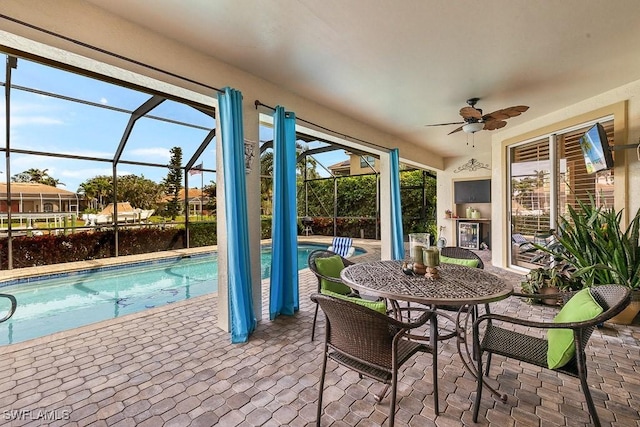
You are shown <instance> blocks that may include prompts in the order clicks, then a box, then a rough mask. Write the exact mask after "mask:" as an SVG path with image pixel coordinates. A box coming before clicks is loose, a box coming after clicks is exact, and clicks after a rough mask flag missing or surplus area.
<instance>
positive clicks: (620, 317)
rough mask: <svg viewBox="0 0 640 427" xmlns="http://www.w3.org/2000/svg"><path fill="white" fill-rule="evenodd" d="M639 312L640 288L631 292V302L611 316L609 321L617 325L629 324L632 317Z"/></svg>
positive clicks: (631, 321)
mask: <svg viewBox="0 0 640 427" xmlns="http://www.w3.org/2000/svg"><path fill="white" fill-rule="evenodd" d="M639 312H640V290H635V291H632V292H631V303H630V304H629V305H628V306H627V308H625V309H624V310H622V311H621V312H620V313H619V314H617V315H616V316H613V317H612V318H611V319H610V320H609V322H610V323H615V324H617V325H630V324H631V323H633V319H635V318H636V316H637V315H638V313H639Z"/></svg>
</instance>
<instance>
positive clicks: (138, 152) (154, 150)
mask: <svg viewBox="0 0 640 427" xmlns="http://www.w3.org/2000/svg"><path fill="white" fill-rule="evenodd" d="M124 154H125V156H126V157H129V156H133V157H139V158H141V159H143V160H144V159H146V160H149V159H150V158H153V159H161V160H164V161H165V162H169V160H170V159H171V151H170V149H168V148H164V147H151V148H135V149H133V150H126V149H125V153H124Z"/></svg>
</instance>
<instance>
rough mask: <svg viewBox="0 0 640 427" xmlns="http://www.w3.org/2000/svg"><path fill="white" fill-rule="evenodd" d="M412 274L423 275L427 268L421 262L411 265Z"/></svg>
mask: <svg viewBox="0 0 640 427" xmlns="http://www.w3.org/2000/svg"><path fill="white" fill-rule="evenodd" d="M413 272H414V273H416V274H425V273H426V272H427V268H426V267H425V265H424V264H423V263H421V262H414V263H413Z"/></svg>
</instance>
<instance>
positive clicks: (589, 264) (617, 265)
mask: <svg viewBox="0 0 640 427" xmlns="http://www.w3.org/2000/svg"><path fill="white" fill-rule="evenodd" d="M579 206H580V210H576V209H573V208H572V207H569V213H568V216H567V217H561V218H560V221H559V225H560V227H559V229H558V230H557V231H554V233H553V235H554V240H555V241H556V242H557V244H556V245H552V246H548V247H544V246H539V245H535V246H536V247H537V249H539V250H541V251H544V252H546V253H548V254H550V255H551V257H553V258H554V259H555V260H560V261H561V262H563V263H565V264H568V265H570V266H572V267H574V268H575V270H576V271H575V273H574V275H575V276H578V277H581V278H582V280H583V283H584V285H585V286H597V285H600V284H608V283H613V284H619V285H623V286H627V287H628V288H630V289H632V290H633V296H632V304H631V305H630V306H629V307H630V308H628V309H627V314H626V315H624V316H622V318H628V317H630V320H629V323H630V322H631V321H632V320H633V318H634V317H635V315H636V314H637V313H638V311H640V245H639V239H640V209H639V210H638V211H637V212H636V214H635V216H634V217H633V218H632V219H631V220H630V222H629V225H628V226H627V227H626V229H623V227H622V225H621V222H622V211H619V212H616V211H615V210H614V209H612V208H603V207H599V206H596V204H595V201H594V199H593V197H590V202H589V203H585V202H581V201H579ZM619 319H620V318H619ZM619 319H616V320H614V322H617V321H619Z"/></svg>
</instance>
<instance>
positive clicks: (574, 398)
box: [0, 240, 640, 427]
mask: <svg viewBox="0 0 640 427" xmlns="http://www.w3.org/2000/svg"><path fill="white" fill-rule="evenodd" d="M355 244H356V245H357V246H359V247H363V248H365V249H367V251H368V252H367V254H365V255H362V256H360V257H357V258H356V259H357V260H358V261H364V260H378V259H380V251H379V245H377V244H375V243H372V242H371V241H365V240H362V241H358V240H356V242H355ZM479 254H480V255H481V256H482V257H483V258H484V259H485V261H489V259H488V257H490V252H489V251H480V252H479ZM486 264H487V267H486V269H487V270H488V271H490V272H492V273H495V274H498V275H500V276H501V277H503V278H505V279H506V280H509V281H510V282H511V283H513V284H514V285H517V284H518V283H519V281H520V278H521V276H520V275H518V274H514V273H511V272H508V271H505V270H500V269H497V268H494V267H490V266H489V265H490V262H486ZM316 286H317V282H316V278H315V276H314V275H313V274H312V273H311V271H310V270H308V269H305V270H302V271H301V272H300V295H301V299H300V304H301V306H300V311H299V312H298V313H297V314H296V315H295V316H291V317H289V316H280V317H278V318H277V319H276V320H275V321H272V322H270V321H263V322H260V323H259V324H258V327H257V329H256V331H255V332H254V334H253V335H252V337H251V339H250V340H249V342H248V343H245V344H231V343H230V342H229V338H228V334H227V333H225V332H223V331H222V330H221V329H219V328H218V327H217V316H218V314H217V313H218V306H217V300H216V298H214V297H211V296H206V297H199V298H195V299H193V300H189V301H185V302H181V303H175V304H172V305H169V306H167V307H164V308H158V309H151V310H148V311H145V312H143V313H139V314H134V315H130V316H126V317H123V318H120V319H116V320H109V321H106V322H101V323H98V324H94V325H90V326H86V327H83V328H80V329H75V330H71V331H67V332H61V333H57V334H54V335H50V336H48V337H44V338H39V339H36V340H32V341H28V342H24V343H18V344H14V345H10V346H7V347H5V348H3V351H2V354H0V373H1V374H2V376H3V378H4V381H3V384H4V385H3V387H2V390H0V406H1V407H2V408H5V412H4V419H5V420H10V421H9V422H10V425H16V426H17V425H40V424H47V423H48V424H49V425H52V426H53V425H60V426H62V425H65V426H66V425H78V426H85V425H92V426H153V427H156V426H163V425H164V426H212V425H221V426H225V427H226V426H281V425H290V426H304V425H311V424H314V423H315V412H316V403H317V399H318V380H319V375H320V370H321V360H322V359H321V350H322V339H316V340H315V342H311V340H310V333H311V323H312V319H313V310H314V305H313V303H312V302H311V301H310V300H309V298H308V296H309V295H310V294H311V293H312V292H314V291H315V289H316ZM263 310H264V311H266V312H268V301H267V300H265V301H264V302H263ZM495 310H496V311H500V312H504V313H506V314H509V315H516V314H517V315H519V316H525V317H526V318H529V319H531V320H535V319H542V318H547V319H548V318H549V317H550V316H553V315H554V314H555V311H557V309H555V308H552V307H548V306H539V305H536V306H533V305H528V304H525V303H523V302H521V301H519V300H517V299H515V298H510V299H507V300H505V301H501V302H499V303H496V304H495ZM320 319H321V321H320V326H319V328H318V331H319V336H320V337H322V335H323V333H324V320H322V315H321V316H320ZM638 340H640V327H639V326H638V325H634V326H624V327H620V326H615V325H606V326H605V327H604V328H602V329H598V330H596V331H595V332H594V335H593V337H592V338H591V341H590V347H589V348H588V349H587V358H588V361H587V363H588V367H589V377H588V378H589V384H590V386H591V390H592V394H593V397H594V400H595V404H596V406H597V408H598V413H599V415H600V419H601V421H602V423H603V425H605V426H630V425H637V422H638V415H639V412H638V411H639V410H640V406H638V402H640V395H639V392H638V387H639V384H640V383H639V382H638V371H639V370H640V361H639V360H638V354H639V352H640V348H639V347H638ZM438 363H439V371H440V374H439V387H440V388H439V390H440V411H441V414H440V415H439V416H437V417H436V416H435V415H434V411H433V386H432V384H431V382H430V380H429V375H425V372H429V371H430V369H431V358H430V356H429V355H420V356H418V357H416V358H414V359H412V360H411V361H410V362H409V363H408V364H407V365H406V366H405V367H404V369H403V370H402V375H401V377H400V379H399V392H398V410H397V413H396V422H397V424H398V425H413V426H436V425H438V426H454V425H487V426H496V427H498V426H500V427H503V426H516V425H517V426H546V425H557V426H581V425H582V426H587V425H589V423H590V421H589V417H588V412H587V411H586V408H585V404H584V402H583V400H584V399H583V395H582V393H581V391H580V388H579V382H578V380H577V379H574V378H570V377H567V376H564V375H558V374H554V373H550V372H549V371H545V372H543V371H542V370H540V369H537V368H535V367H532V366H531V365H527V364H521V363H516V362H513V361H506V360H505V359H504V358H501V357H499V356H495V359H494V363H493V364H492V371H491V375H492V377H496V376H497V377H499V379H500V388H499V390H500V391H501V392H503V393H506V394H507V395H508V396H509V398H508V401H507V402H506V403H502V402H500V401H496V400H494V399H493V398H491V397H490V396H489V394H488V393H487V394H486V395H485V396H484V397H483V402H482V405H481V411H480V419H479V422H478V424H474V423H473V422H472V421H471V411H472V408H471V404H472V398H473V396H474V395H475V380H474V379H473V378H472V377H471V376H470V375H469V373H468V372H466V371H465V369H464V367H463V366H462V363H461V362H460V359H459V357H458V355H457V353H456V348H455V343H454V342H453V340H449V341H446V342H444V343H443V345H441V346H440V348H439V355H438ZM381 387H382V385H381V384H379V383H374V382H372V381H370V380H368V379H362V380H361V379H359V378H358V375H357V374H356V373H354V372H352V371H347V370H346V369H344V368H341V367H336V365H332V364H330V365H329V373H328V375H327V382H326V390H325V397H324V403H325V415H324V416H323V420H322V425H335V426H339V425H344V426H353V425H358V426H366V425H382V424H383V423H384V422H385V420H386V417H387V413H388V405H389V401H388V399H385V400H383V402H382V403H376V402H375V400H374V398H373V393H376V392H379V391H380V389H381ZM9 409H11V411H13V412H10V411H9ZM20 410H22V411H23V412H22V413H20V412H17V411H20ZM27 411H29V412H27ZM45 411H47V412H46V414H48V416H53V417H54V418H56V417H57V418H56V419H57V420H56V421H54V420H53V418H52V419H51V421H50V423H49V422H48V421H47V422H45V421H44V420H45V419H44V418H42V417H43V416H44V415H42V414H43V413H45ZM39 414H40V415H39ZM38 416H40V418H36V417H38Z"/></svg>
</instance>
